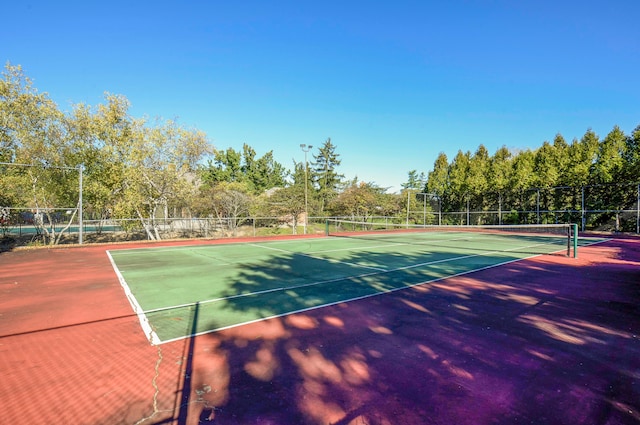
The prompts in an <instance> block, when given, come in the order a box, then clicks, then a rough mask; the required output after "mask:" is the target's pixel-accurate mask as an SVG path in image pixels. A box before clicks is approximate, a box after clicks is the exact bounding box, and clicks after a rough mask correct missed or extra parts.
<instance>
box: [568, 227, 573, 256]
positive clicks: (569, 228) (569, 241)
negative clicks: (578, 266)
mask: <svg viewBox="0 0 640 425" xmlns="http://www.w3.org/2000/svg"><path fill="white" fill-rule="evenodd" d="M571 226H572V225H571V224H569V225H567V257H571Z"/></svg>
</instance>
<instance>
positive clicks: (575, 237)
mask: <svg viewBox="0 0 640 425" xmlns="http://www.w3.org/2000/svg"><path fill="white" fill-rule="evenodd" d="M572 227H573V258H578V225H577V224H573V225H572Z"/></svg>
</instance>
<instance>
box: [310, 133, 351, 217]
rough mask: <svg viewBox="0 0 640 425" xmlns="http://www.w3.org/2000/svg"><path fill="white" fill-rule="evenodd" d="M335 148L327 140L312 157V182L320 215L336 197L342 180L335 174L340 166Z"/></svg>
mask: <svg viewBox="0 0 640 425" xmlns="http://www.w3.org/2000/svg"><path fill="white" fill-rule="evenodd" d="M335 151H336V146H335V145H334V144H333V143H331V138H329V139H327V140H326V141H325V142H324V144H323V145H322V146H321V147H320V148H319V149H318V154H317V155H315V154H314V155H313V159H314V162H313V163H312V166H313V181H314V182H315V184H316V185H317V189H318V191H317V194H318V199H319V203H320V204H319V209H320V213H323V212H324V210H325V207H326V205H327V204H328V203H329V202H331V200H332V199H333V198H335V196H336V195H337V191H338V187H339V185H340V182H341V180H342V179H343V178H344V176H343V175H342V174H338V173H337V172H336V168H337V167H338V166H339V165H340V163H341V160H340V159H338V157H339V156H340V155H339V154H337V153H336V152H335Z"/></svg>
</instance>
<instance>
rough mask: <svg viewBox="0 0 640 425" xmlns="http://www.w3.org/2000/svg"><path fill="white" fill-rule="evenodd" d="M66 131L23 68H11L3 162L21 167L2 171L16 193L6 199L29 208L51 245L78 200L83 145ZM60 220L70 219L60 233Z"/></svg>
mask: <svg viewBox="0 0 640 425" xmlns="http://www.w3.org/2000/svg"><path fill="white" fill-rule="evenodd" d="M67 128H68V127H67V123H66V117H65V116H64V114H63V113H62V112H61V111H60V110H59V109H58V106H57V105H56V104H55V103H54V102H53V101H52V100H51V99H50V98H49V97H48V96H47V94H46V93H39V92H38V90H37V89H36V88H34V87H33V85H32V82H31V80H30V79H29V78H28V77H26V76H25V75H24V73H23V72H22V68H21V67H19V66H11V65H10V64H7V65H6V67H5V71H4V72H3V74H2V79H0V158H1V159H2V162H7V163H11V164H16V165H15V166H5V167H3V174H4V175H3V179H2V181H3V182H2V184H1V188H2V190H3V192H5V193H13V195H12V196H5V198H7V199H5V200H4V201H5V202H11V203H12V204H13V205H10V206H12V207H19V208H28V209H30V210H31V211H32V212H33V222H34V225H35V226H36V228H37V230H38V231H39V232H40V234H41V236H42V238H43V240H44V242H45V243H47V244H51V245H53V244H57V243H59V242H60V239H61V237H62V235H63V232H64V231H65V230H66V229H67V228H68V227H69V226H70V225H71V222H72V220H73V218H74V217H75V214H76V212H77V206H78V200H79V193H78V190H77V188H78V177H79V174H78V172H77V167H78V165H79V164H78V163H77V162H75V160H77V158H78V156H77V151H78V146H77V145H76V144H75V143H74V140H73V139H72V138H70V137H69V133H68V131H67ZM19 164H25V165H26V166H23V165H19ZM67 211H71V212H72V213H71V214H66V212H67ZM65 216H66V217H65ZM59 220H65V221H66V226H64V228H63V229H62V230H60V231H59V230H57V229H56V227H55V226H54V224H55V223H56V222H57V221H59Z"/></svg>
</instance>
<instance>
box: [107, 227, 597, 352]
mask: <svg viewBox="0 0 640 425" xmlns="http://www.w3.org/2000/svg"><path fill="white" fill-rule="evenodd" d="M605 241H606V240H599V241H595V242H593V243H590V244H587V245H583V246H588V245H594V244H598V243H602V242H605ZM555 244H556V243H540V244H534V245H527V246H522V247H515V248H511V249H507V250H495V251H487V252H484V253H480V254H471V255H463V256H459V257H452V258H444V259H440V260H434V261H428V262H424V263H420V264H413V265H409V266H404V267H398V268H395V269H391V270H385V269H376V271H375V272H371V273H363V274H360V275H354V276H347V277H341V278H335V279H329V280H323V281H317V282H310V283H305V284H300V285H293V286H284V287H278V288H271V289H266V290H263V291H256V292H249V293H245V294H237V295H232V296H228V297H220V298H213V299H209V300H203V301H200V302H199V304H207V303H213V302H218V301H225V300H231V299H236V298H242V297H249V296H253V295H262V294H266V293H270V292H278V291H285V290H292V289H299V288H304V287H311V286H317V285H323V284H327V283H334V282H338V281H347V280H353V279H359V278H363V277H369V276H375V275H384V274H387V273H393V272H396V271H401V270H408V269H412V268H416V267H423V266H428V265H431V264H438V263H444V262H451V261H457V260H462V259H466V258H473V257H481V256H485V255H489V254H495V253H501V252H509V251H515V250H519V249H526V248H533V247H537V246H544V245H555ZM255 246H258V247H261V248H266V247H264V246H260V245H255ZM268 249H274V250H277V251H282V252H286V253H292V254H299V253H295V252H291V251H286V250H282V249H278V248H271V247H269V248H268ZM563 251H564V249H563ZM556 252H557V251H556ZM107 255H108V256H109V260H110V261H111V264H112V265H113V268H114V270H115V272H116V274H117V276H118V279H119V280H120V284H121V285H122V287H123V289H124V291H125V294H126V295H127V298H128V299H129V302H130V303H131V306H132V308H133V310H134V312H135V313H136V314H137V316H138V319H139V320H140V325H141V326H142V329H143V331H144V332H145V335H147V337H148V339H149V341H150V342H151V344H152V345H159V344H165V343H168V342H172V341H178V340H181V339H185V338H189V337H191V336H197V335H203V334H207V333H212V332H217V331H221V330H224V329H230V328H234V327H237V326H242V325H246V324H250V323H255V322H259V321H262V320H267V319H271V318H276V317H282V316H287V315H290V314H295V313H301V312H304V311H309V310H314V309H317V308H322V307H327V306H331V305H335V304H339V303H344V302H350V301H356V300H360V299H364V298H369V297H373V296H377V295H382V294H386V293H390V292H395V291H398V290H402V289H407V288H411V287H414V286H418V285H423V284H426V283H432V282H437V281H440V280H444V279H448V278H452V277H457V276H462V275H465V274H469V273H473V272H476V271H481V270H486V269H490V268H493V267H497V266H501V265H505V264H509V263H513V262H516V261H523V260H527V259H530V258H535V257H539V256H542V255H545V254H544V253H543V254H534V255H531V256H528V257H523V258H516V259H512V260H508V261H504V262H500V263H497V264H492V265H489V266H486V267H482V268H479V269H472V270H467V271H464V272H460V273H456V274H452V275H448V276H443V277H439V278H434V279H430V280H426V281H423V282H418V283H415V284H412V285H405V286H401V287H398V288H392V289H384V290H382V291H379V292H376V293H374V294H369V295H364V296H360V297H355V298H349V299H344V300H339V301H335V302H332V303H327V304H322V305H317V306H312V307H308V308H304V309H300V310H296V311H290V312H286V313H282V314H277V315H273V316H268V317H262V318H258V319H255V320H251V321H248V322H242V323H237V324H233V325H229V326H224V327H220V328H216V329H210V330H207V331H203V332H199V333H195V334H191V335H185V336H182V337H178V338H173V339H169V340H165V341H162V340H161V339H160V338H159V337H158V335H157V334H156V332H155V331H153V329H152V328H151V325H150V323H149V321H148V319H147V316H146V314H148V313H153V312H160V311H164V310H170V309H175V308H181V307H191V306H193V305H194V304H193V303H189V304H180V305H173V306H168V307H162V308H157V309H151V310H146V311H145V310H143V309H142V307H141V306H140V304H139V303H138V301H137V300H136V298H135V297H134V296H133V294H132V293H131V290H130V288H129V286H128V284H127V283H126V281H125V279H124V277H123V276H122V274H121V273H120V271H119V270H118V268H117V266H116V265H115V262H114V260H113V258H112V257H111V254H110V252H109V251H107ZM299 255H305V254H299ZM312 258H316V257H312ZM319 259H321V260H325V261H329V260H327V259H324V258H319Z"/></svg>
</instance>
